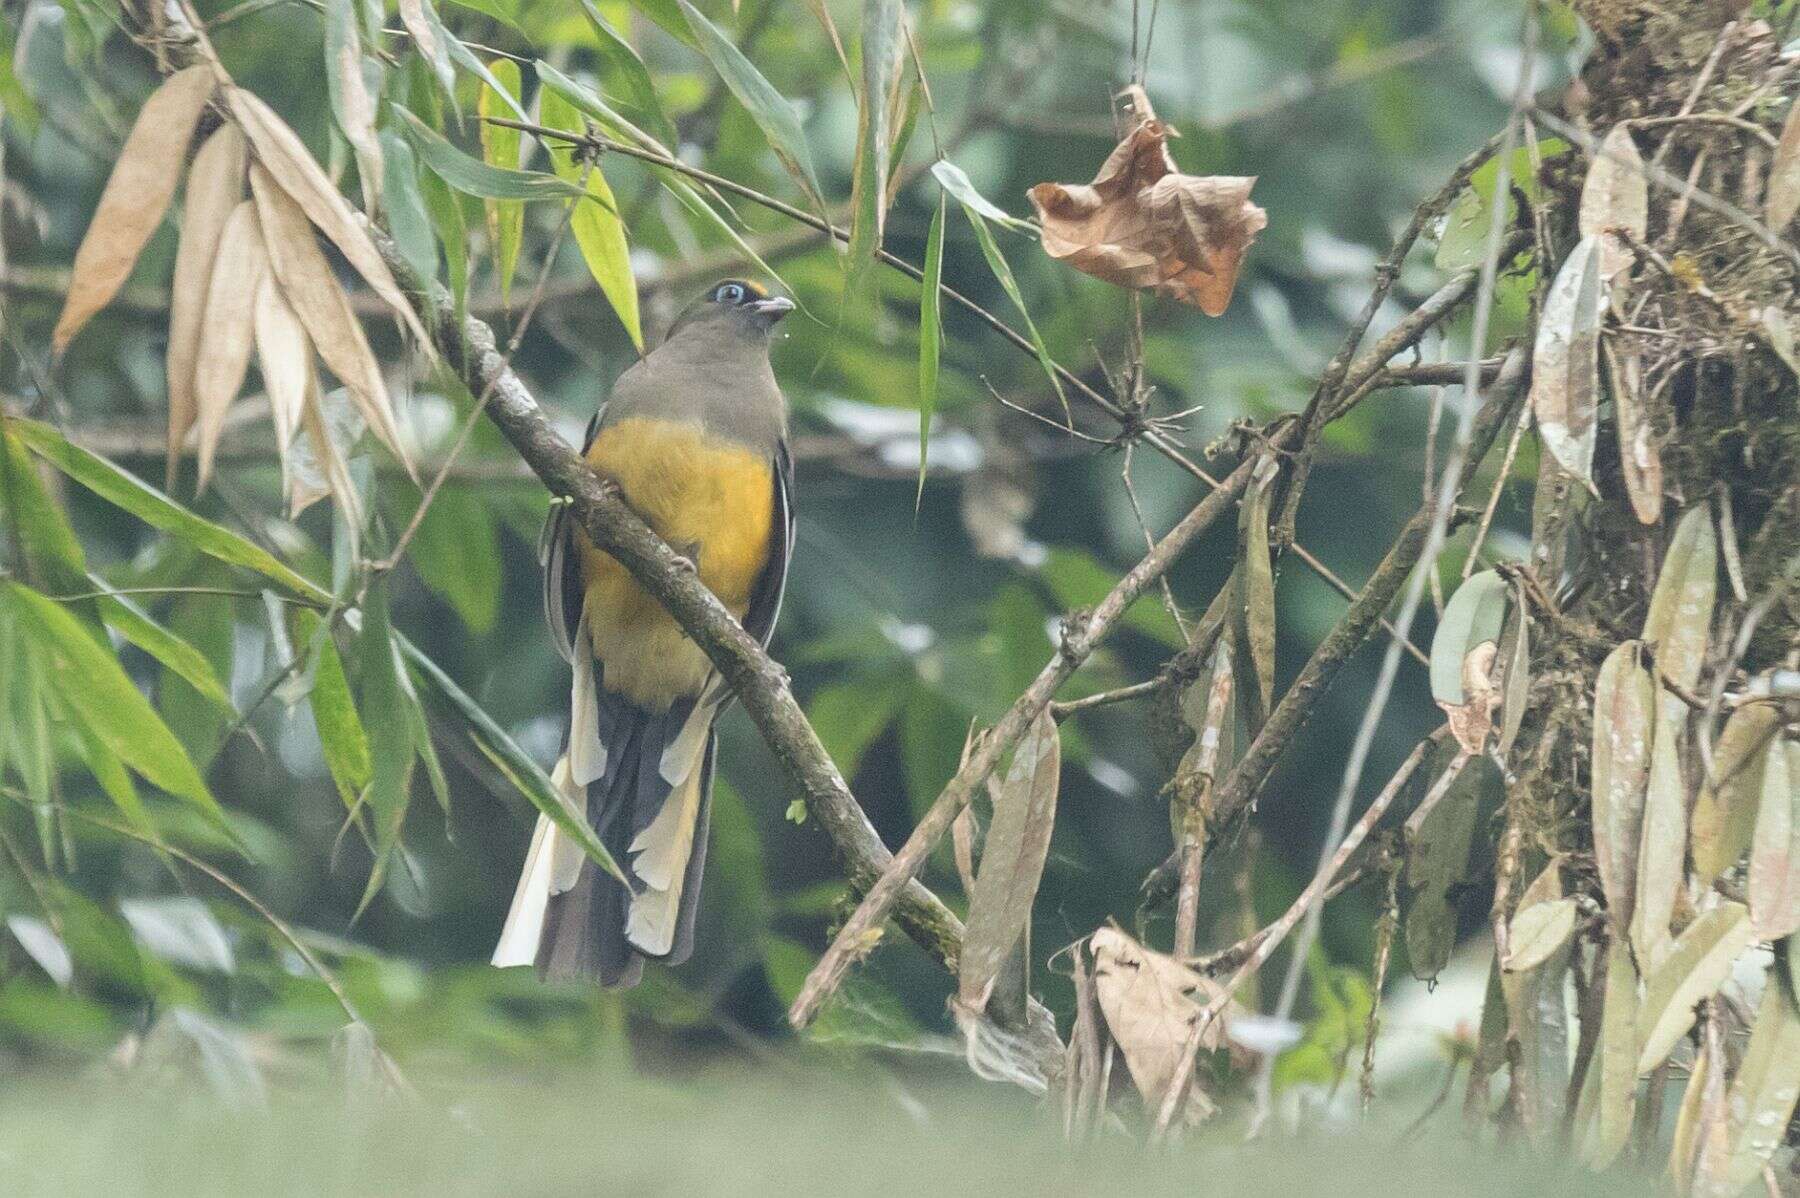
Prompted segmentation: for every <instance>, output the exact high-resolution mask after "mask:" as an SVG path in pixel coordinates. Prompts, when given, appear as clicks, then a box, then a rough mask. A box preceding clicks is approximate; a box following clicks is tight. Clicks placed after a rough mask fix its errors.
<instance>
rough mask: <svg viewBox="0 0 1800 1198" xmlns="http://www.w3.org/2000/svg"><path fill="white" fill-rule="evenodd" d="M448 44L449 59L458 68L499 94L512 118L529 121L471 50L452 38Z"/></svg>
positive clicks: (522, 110)
mask: <svg viewBox="0 0 1800 1198" xmlns="http://www.w3.org/2000/svg"><path fill="white" fill-rule="evenodd" d="M447 36H449V35H447ZM449 43H450V57H451V58H452V59H454V60H455V61H456V64H457V65H458V66H460V67H461V68H462V69H463V70H465V71H467V72H469V74H471V75H473V76H475V78H477V79H479V80H481V81H482V82H483V83H485V84H487V86H488V87H489V88H491V89H493V90H494V91H497V92H499V93H501V98H502V100H503V101H504V102H505V104H506V106H507V108H508V109H510V110H511V111H512V114H513V116H514V117H516V118H518V119H519V120H521V121H526V122H529V121H530V120H531V117H530V116H528V115H526V112H525V109H524V108H523V107H521V106H520V104H519V102H518V101H517V100H515V99H514V98H513V97H512V95H511V94H509V93H507V92H506V90H505V88H503V87H501V86H500V81H499V80H498V79H495V78H494V74H493V72H492V71H490V70H488V69H487V66H486V65H485V64H484V63H483V62H482V61H481V60H480V59H479V58H477V57H475V52H474V51H473V50H470V49H469V48H468V47H467V46H465V45H463V44H462V42H460V41H458V40H457V39H456V38H455V37H454V36H449Z"/></svg>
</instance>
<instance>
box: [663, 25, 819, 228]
mask: <svg viewBox="0 0 1800 1198" xmlns="http://www.w3.org/2000/svg"><path fill="white" fill-rule="evenodd" d="M675 2H676V3H677V4H679V5H680V6H681V12H682V15H683V16H685V17H686V18H687V23H688V27H689V28H690V29H692V30H693V31H694V39H695V46H696V48H697V49H698V50H699V51H700V53H701V54H703V55H705V56H706V59H707V61H709V62H711V63H712V65H713V69H714V70H716V71H718V72H719V77H720V78H721V79H723V80H724V81H725V86H726V87H727V88H728V89H730V91H731V94H732V95H734V96H736V97H737V101H738V103H740V104H742V105H743V106H744V108H745V110H746V111H748V112H749V114H750V119H752V120H753V121H755V122H756V124H757V127H758V128H760V129H761V130H762V131H763V136H765V137H767V138H768V139H769V148H770V149H772V150H774V151H775V157H777V158H778V159H780V160H781V164H782V165H783V166H784V167H786V168H787V170H788V173H789V174H791V175H792V176H794V180H795V182H797V183H798V184H799V185H800V189H801V190H802V191H804V192H805V193H806V195H807V198H808V199H810V200H811V201H812V203H813V205H814V206H815V207H816V208H818V209H819V211H820V212H821V213H823V212H824V211H825V197H824V194H823V193H822V192H821V191H820V189H819V178H818V175H817V174H816V173H815V172H814V170H813V164H812V153H811V151H809V150H808V149H807V146H806V134H805V132H804V131H803V130H802V129H801V127H800V114H799V113H798V112H797V111H796V110H795V108H794V106H793V105H792V104H790V103H788V101H787V98H786V97H784V96H783V95H782V94H781V93H780V92H778V91H776V90H775V88H774V85H772V84H771V83H770V82H769V81H768V80H767V79H765V78H764V77H763V74H762V72H761V71H759V70H757V69H756V67H755V66H754V65H752V64H751V62H750V60H749V59H748V58H745V57H744V52H743V51H742V50H739V49H738V48H737V47H736V46H735V45H733V44H732V42H731V40H730V39H729V38H727V37H726V36H725V35H724V33H722V32H721V31H720V30H719V28H718V26H716V25H714V24H713V23H712V22H711V21H709V20H707V19H706V17H705V16H704V15H703V14H702V13H701V12H700V10H699V9H697V8H695V7H694V6H693V5H692V4H690V3H689V2H688V0H675Z"/></svg>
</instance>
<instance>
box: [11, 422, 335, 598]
mask: <svg viewBox="0 0 1800 1198" xmlns="http://www.w3.org/2000/svg"><path fill="white" fill-rule="evenodd" d="M9 427H10V428H11V429H12V431H13V432H14V433H15V434H16V435H17V436H18V437H19V439H20V440H22V441H24V442H25V444H26V445H28V446H29V447H30V448H31V450H32V452H33V453H35V454H37V455H38V456H39V457H41V458H44V459H45V460H46V461H48V462H50V463H51V464H52V465H54V466H55V467H56V468H57V469H59V470H61V471H62V472H63V473H64V474H66V475H68V476H69V477H70V478H72V479H74V480H75V481H76V482H78V483H80V484H81V485H82V486H84V487H86V488H87V489H88V490H90V491H92V492H93V493H94V494H96V495H98V496H99V497H100V498H102V499H104V500H106V501H107V502H108V503H111V504H113V505H114V506H115V507H119V508H123V509H124V510H125V511H127V512H130V513H131V514H132V515H134V516H136V517H137V518H138V519H140V520H142V521H143V522H144V523H146V524H148V525H150V526H151V527H152V528H156V529H160V530H161V531H163V532H166V533H169V534H171V535H173V536H177V537H180V538H181V539H182V540H184V541H186V542H188V543H189V544H190V545H192V546H194V548H196V549H198V550H200V551H201V552H202V553H205V554H207V555H208V556H210V557H214V558H217V559H218V560H219V561H222V562H224V563H226V564H227V565H232V566H242V567H244V568H245V569H247V570H254V571H256V572H257V573H258V574H261V575H263V576H264V577H265V578H268V579H269V580H270V581H272V582H275V583H277V584H279V585H280V586H281V587H282V588H283V589H284V590H286V591H287V592H288V593H289V594H291V595H295V596H298V597H300V598H305V599H312V600H315V601H320V602H323V601H328V600H329V599H330V598H331V595H330V593H329V592H327V591H325V590H324V589H322V588H321V587H319V586H317V585H316V584H314V583H312V582H310V581H308V580H307V579H305V578H303V577H301V576H300V575H299V574H297V573H295V572H294V571H293V570H291V569H289V568H288V567H287V566H285V565H283V564H282V563H281V562H280V561H279V560H278V559H276V558H275V557H274V556H273V555H272V554H270V553H269V552H268V551H266V550H264V549H260V548H258V547H257V546H255V545H252V544H251V543H250V542H249V541H246V540H245V539H244V538H242V537H240V536H238V535H237V534H236V533H234V532H232V531H230V530H229V529H226V528H221V527H220V526H219V525H217V524H214V523H212V522H211V521H210V520H203V519H201V518H200V517H199V516H196V515H194V514H193V513H192V512H190V511H188V510H187V509H186V508H184V507H182V506H181V505H180V504H178V503H176V502H175V501H174V500H172V499H170V498H169V497H168V496H166V495H164V494H163V493H162V492H161V491H158V490H157V489H156V488H154V487H152V486H149V485H148V484H146V483H144V482H143V481H142V480H140V479H138V478H137V477H135V476H133V475H131V474H127V473H126V472H125V471H123V470H121V469H120V468H119V467H117V466H115V465H113V464H112V463H111V462H109V461H107V460H106V459H105V458H103V457H100V456H99V455H98V454H94V453H90V452H88V451H87V450H85V449H83V448H81V447H80V446H78V445H73V444H71V443H70V442H69V441H67V440H66V439H64V437H63V435H62V434H61V433H59V432H57V431H56V430H55V429H54V428H51V427H50V426H49V425H47V424H43V423H40V422H39V421H36V420H24V419H15V420H12V421H10V422H9Z"/></svg>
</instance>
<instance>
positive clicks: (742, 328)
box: [669, 279, 794, 343]
mask: <svg viewBox="0 0 1800 1198" xmlns="http://www.w3.org/2000/svg"><path fill="white" fill-rule="evenodd" d="M793 310H794V301H793V300H791V299H788V298H787V297H786V296H782V295H770V294H769V292H768V289H767V288H765V287H763V286H762V285H761V284H759V283H751V282H748V281H746V280H744V279H726V280H724V281H723V282H720V283H715V284H714V285H713V286H712V287H711V288H710V289H709V290H708V291H707V293H706V294H705V295H703V296H701V297H700V298H699V299H697V300H695V301H694V302H693V303H691V304H689V305H688V306H687V310H686V311H684V312H682V314H681V315H680V316H678V317H676V318H675V323H674V324H672V325H670V326H669V339H670V340H674V339H675V338H676V337H678V336H685V335H687V334H689V333H699V332H705V333H706V334H708V335H709V336H715V337H717V336H729V337H736V338H742V339H744V340H748V341H753V342H762V343H767V341H768V339H769V336H770V334H771V333H773V332H774V329H775V326H776V325H777V324H778V323H780V321H781V318H782V317H784V316H786V315H787V314H788V313H789V312H792V311H793Z"/></svg>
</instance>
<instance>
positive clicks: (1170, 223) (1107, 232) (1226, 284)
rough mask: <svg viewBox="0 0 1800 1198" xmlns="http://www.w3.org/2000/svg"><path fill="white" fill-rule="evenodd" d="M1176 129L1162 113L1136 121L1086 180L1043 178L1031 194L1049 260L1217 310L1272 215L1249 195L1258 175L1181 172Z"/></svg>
mask: <svg viewBox="0 0 1800 1198" xmlns="http://www.w3.org/2000/svg"><path fill="white" fill-rule="evenodd" d="M1173 134H1174V130H1172V129H1171V128H1170V127H1169V126H1167V125H1165V124H1163V123H1162V122H1161V121H1158V120H1155V119H1150V120H1145V121H1142V122H1141V123H1139V125H1138V126H1137V128H1135V129H1133V130H1132V131H1131V133H1130V134H1129V135H1128V136H1127V137H1126V138H1125V140H1124V141H1122V142H1120V143H1119V144H1118V146H1117V147H1115V148H1114V150H1113V152H1112V153H1111V154H1110V155H1109V156H1108V157H1107V159H1106V162H1105V163H1104V164H1103V165H1102V166H1101V167H1100V173H1099V174H1097V175H1095V176H1094V181H1093V182H1092V183H1076V184H1068V185H1065V184H1061V183H1039V184H1037V185H1036V186H1035V187H1033V188H1032V189H1031V190H1030V191H1029V192H1028V193H1027V194H1028V195H1029V196H1030V197H1031V203H1032V206H1033V207H1034V208H1036V209H1037V214H1038V220H1039V221H1040V222H1041V223H1042V225H1043V245H1044V252H1045V253H1047V254H1049V255H1050V256H1051V257H1052V258H1056V259H1058V260H1060V261H1064V262H1067V263H1068V264H1069V265H1070V266H1073V267H1074V268H1075V269H1077V270H1080V271H1083V272H1085V273H1087V274H1090V275H1093V276H1094V277H1095V278H1097V279H1104V280H1105V281H1107V282H1108V283H1112V284H1114V285H1115V286H1119V287H1133V288H1150V289H1153V290H1155V291H1156V293H1157V294H1159V295H1166V296H1169V297H1170V298H1172V299H1177V300H1180V301H1181V302H1182V303H1185V304H1192V305H1194V306H1195V307H1197V308H1199V309H1200V310H1201V311H1202V312H1205V313H1206V314H1207V315H1208V316H1218V315H1219V314H1220V313H1222V312H1224V311H1225V307H1226V305H1227V304H1229V303H1230V302H1231V291H1232V288H1233V287H1234V286H1235V285H1236V283H1237V276H1238V268H1239V267H1240V266H1241V265H1242V263H1243V260H1244V252H1245V251H1246V250H1248V249H1249V248H1250V243H1251V242H1252V241H1254V240H1255V239H1256V235H1257V234H1258V233H1260V232H1261V231H1262V230H1263V228H1264V227H1265V226H1267V225H1268V223H1269V218H1268V215H1267V214H1266V213H1265V212H1264V211H1263V210H1262V209H1261V208H1258V207H1257V206H1256V205H1255V204H1252V203H1251V202H1250V189H1251V187H1252V186H1254V185H1255V183H1256V180H1255V179H1254V178H1238V177H1225V176H1208V177H1202V176H1197V175H1184V174H1182V173H1181V172H1180V171H1178V170H1177V169H1176V167H1175V160H1174V159H1173V158H1171V157H1170V156H1169V149H1168V140H1169V138H1170V137H1171V136H1172V135H1173Z"/></svg>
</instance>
